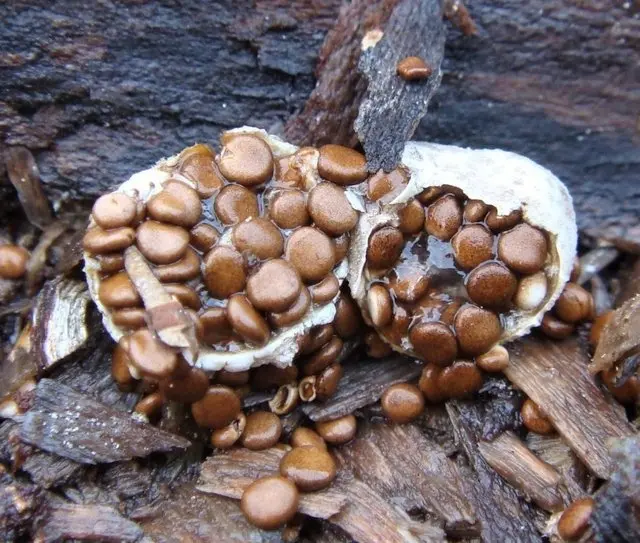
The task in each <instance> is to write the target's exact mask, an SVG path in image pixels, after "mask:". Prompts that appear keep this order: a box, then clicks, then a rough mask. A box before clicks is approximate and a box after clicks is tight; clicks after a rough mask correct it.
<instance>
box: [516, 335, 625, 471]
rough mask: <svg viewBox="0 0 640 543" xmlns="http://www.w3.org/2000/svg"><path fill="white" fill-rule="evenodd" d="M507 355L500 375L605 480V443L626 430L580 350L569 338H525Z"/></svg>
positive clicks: (607, 468)
mask: <svg viewBox="0 0 640 543" xmlns="http://www.w3.org/2000/svg"><path fill="white" fill-rule="evenodd" d="M509 354H510V356H511V360H510V363H509V367H508V368H507V369H506V370H505V372H504V373H505V375H506V376H507V377H508V378H509V380H510V381H511V382H512V383H513V384H514V385H515V386H517V387H518V388H520V389H521V390H522V391H523V392H524V393H525V394H526V395H527V396H529V397H530V398H531V399H532V400H533V401H534V402H535V403H536V404H538V405H539V406H540V408H541V409H542V410H543V411H544V413H545V414H546V416H547V417H548V418H549V420H550V421H551V422H552V424H553V426H554V427H555V428H556V430H557V431H558V432H559V433H560V435H562V437H564V438H565V439H566V440H567V443H568V444H569V446H570V447H571V449H572V450H573V451H574V452H575V453H576V454H577V455H578V457H579V458H580V460H582V461H583V462H584V463H585V464H586V465H587V467H588V468H589V469H590V470H591V471H592V472H593V473H595V474H596V475H597V476H598V477H601V478H603V479H607V478H608V477H609V474H610V472H611V468H612V464H611V457H610V456H609V452H608V449H607V445H606V442H607V440H608V439H610V438H616V437H624V436H627V435H630V434H631V433H632V428H631V426H630V425H629V424H628V422H627V420H626V417H625V415H624V412H623V411H622V410H621V408H620V407H619V406H618V407H617V408H616V407H615V406H614V405H612V404H611V403H609V402H608V401H607V400H606V399H605V397H604V395H603V394H602V392H601V391H600V389H599V388H598V387H597V386H596V383H595V381H594V380H593V377H592V376H591V375H590V374H589V372H588V371H587V364H588V361H589V360H588V357H587V355H586V353H585V350H584V349H583V348H582V347H581V346H580V345H579V344H578V342H577V341H576V340H575V339H568V340H565V341H563V342H553V341H550V340H548V339H542V338H536V337H533V336H530V337H528V338H526V339H524V340H520V341H518V342H516V343H513V344H512V345H511V346H510V348H509Z"/></svg>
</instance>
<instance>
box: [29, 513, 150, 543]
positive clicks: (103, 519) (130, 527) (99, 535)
mask: <svg viewBox="0 0 640 543" xmlns="http://www.w3.org/2000/svg"><path fill="white" fill-rule="evenodd" d="M141 536H142V529H141V528H140V526H138V525H137V524H136V523H135V522H132V521H130V520H128V519H126V518H124V517H123V516H122V515H120V514H119V513H118V512H117V511H116V510H115V509H113V508H112V507H107V506H104V505H72V504H68V505H67V504H56V505H51V506H50V507H49V510H48V514H47V515H46V517H45V518H44V520H43V521H42V523H41V524H40V527H39V530H38V533H37V534H36V537H37V538H38V541H43V542H46V543H49V542H54V541H61V540H67V539H82V540H89V541H96V540H97V541H106V542H108V541H113V542H114V543H117V542H120V541H123V542H127V541H137V540H138V539H139V538H140V537H141Z"/></svg>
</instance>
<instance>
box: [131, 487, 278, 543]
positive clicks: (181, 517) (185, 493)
mask: <svg viewBox="0 0 640 543" xmlns="http://www.w3.org/2000/svg"><path fill="white" fill-rule="evenodd" d="M139 524H140V526H141V527H142V529H143V530H144V534H145V535H146V536H147V537H149V538H151V539H152V540H153V541H157V542H158V543H165V542H166V543H169V542H176V541H194V542H195V541H202V542H205V541H216V542H220V543H237V542H238V541H252V542H255V543H278V542H280V541H281V536H280V532H278V531H276V532H265V531H263V530H259V529H257V528H255V527H254V526H251V525H250V524H249V523H248V522H247V521H246V520H245V518H244V517H243V516H242V515H241V514H240V510H239V508H238V502H237V501H236V500H232V499H229V498H224V497H222V496H215V495H212V494H205V493H203V492H198V491H197V490H196V489H195V488H194V486H193V485H192V484H185V485H181V486H179V487H178V488H177V489H175V491H174V492H172V494H171V496H170V497H168V498H167V499H166V500H163V502H162V504H161V507H160V508H159V509H158V510H156V511H155V512H153V513H151V514H149V516H148V517H147V518H144V519H140V520H139Z"/></svg>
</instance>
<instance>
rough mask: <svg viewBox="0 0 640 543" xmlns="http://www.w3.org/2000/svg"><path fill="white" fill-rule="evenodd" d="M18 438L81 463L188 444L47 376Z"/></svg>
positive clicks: (39, 386)
mask: <svg viewBox="0 0 640 543" xmlns="http://www.w3.org/2000/svg"><path fill="white" fill-rule="evenodd" d="M20 437H21V439H22V440H23V441H25V442H26V443H29V444H31V445H35V446H36V447H38V448H40V449H43V450H45V451H48V452H51V453H54V454H57V455H59V456H62V457H64V458H69V459H71V460H75V461H76V462H80V463H83V464H96V463H100V462H115V461H118V460H128V459H131V458H133V457H134V456H146V455H148V454H151V453H152V452H168V451H171V450H175V449H185V448H187V447H188V446H189V444H190V442H189V441H187V440H186V439H183V438H180V437H178V436H175V435H173V434H169V433H167V432H164V431H162V430H158V429H157V428H154V427H153V426H151V425H148V424H143V423H140V422H137V421H135V420H134V419H133V418H132V417H131V416H129V415H128V414H126V413H123V412H121V411H116V410H113V409H111V408H109V407H107V406H105V405H103V404H100V403H98V402H96V401H95V400H92V399H91V398H89V397H88V396H85V395H83V394H80V393H78V392H76V391H74V390H73V389H70V388H68V387H66V386H64V385H62V384H60V383H58V382H56V381H52V380H50V379H42V380H41V381H40V382H39V383H38V386H37V388H36V392H35V399H34V404H33V407H32V409H31V410H30V411H29V412H28V413H27V414H26V415H25V418H24V421H23V423H22V428H21V429H20Z"/></svg>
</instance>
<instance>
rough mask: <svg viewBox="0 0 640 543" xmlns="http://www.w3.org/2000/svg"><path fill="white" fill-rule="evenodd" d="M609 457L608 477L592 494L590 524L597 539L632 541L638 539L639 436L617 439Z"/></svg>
mask: <svg viewBox="0 0 640 543" xmlns="http://www.w3.org/2000/svg"><path fill="white" fill-rule="evenodd" d="M611 457H612V458H613V459H614V461H615V470H614V471H613V473H612V474H611V480H610V481H609V482H608V483H606V484H605V485H604V486H603V487H602V488H601V489H600V490H599V491H598V492H597V493H596V495H595V501H596V506H595V509H594V511H593V514H592V516H591V526H592V528H593V531H594V534H595V540H596V541H597V542H598V543H632V542H634V541H638V540H640V515H639V514H638V513H639V511H640V496H639V495H638V489H639V488H640V439H639V438H638V436H637V435H636V436H634V437H630V438H626V439H620V440H617V442H616V443H615V444H613V445H612V449H611Z"/></svg>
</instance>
